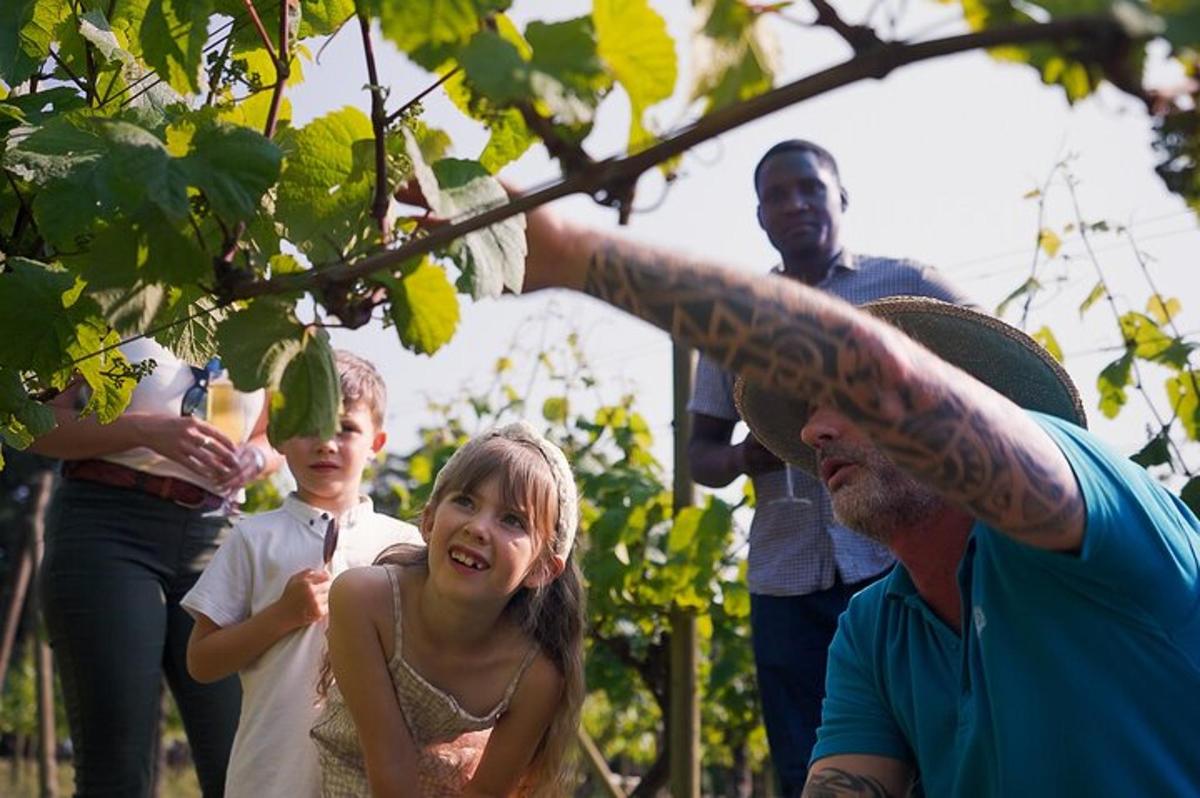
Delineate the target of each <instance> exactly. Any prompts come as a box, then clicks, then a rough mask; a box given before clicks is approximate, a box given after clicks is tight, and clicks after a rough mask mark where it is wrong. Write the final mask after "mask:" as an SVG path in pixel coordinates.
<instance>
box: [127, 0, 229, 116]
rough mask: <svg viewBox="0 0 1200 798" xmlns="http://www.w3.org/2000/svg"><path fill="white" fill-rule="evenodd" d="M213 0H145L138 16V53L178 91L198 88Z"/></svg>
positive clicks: (185, 91) (198, 89)
mask: <svg viewBox="0 0 1200 798" xmlns="http://www.w3.org/2000/svg"><path fill="white" fill-rule="evenodd" d="M212 12H213V0H149V2H148V3H147V4H146V9H145V14H144V15H143V17H142V20H141V31H140V34H141V35H140V37H139V40H140V41H141V43H142V48H143V49H142V57H143V58H144V59H145V61H146V63H147V64H148V65H149V66H150V67H151V68H152V69H153V70H154V71H155V72H157V73H158V75H159V76H160V77H161V78H163V79H164V80H165V81H166V82H167V84H168V85H170V87H171V88H173V89H175V91H177V92H179V93H181V94H188V93H193V94H194V93H198V92H199V91H200V88H201V86H200V67H201V66H202V65H203V62H204V43H205V41H207V39H208V19H209V17H210V16H211V15H212Z"/></svg>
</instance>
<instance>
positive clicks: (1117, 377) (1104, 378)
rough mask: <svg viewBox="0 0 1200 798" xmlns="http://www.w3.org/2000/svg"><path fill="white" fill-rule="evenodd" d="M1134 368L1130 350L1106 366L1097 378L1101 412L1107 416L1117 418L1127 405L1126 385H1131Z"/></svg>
mask: <svg viewBox="0 0 1200 798" xmlns="http://www.w3.org/2000/svg"><path fill="white" fill-rule="evenodd" d="M1132 368H1133V351H1132V350H1129V351H1126V352H1125V354H1123V355H1121V357H1119V358H1117V359H1116V360H1114V361H1113V362H1112V363H1109V364H1108V365H1107V366H1105V367H1104V369H1103V370H1102V371H1101V372H1100V376H1099V377H1097V378H1096V387H1097V388H1098V389H1099V391H1100V412H1101V413H1103V414H1104V415H1105V417H1106V418H1116V417H1117V414H1118V413H1120V412H1121V408H1122V407H1124V406H1125V402H1126V397H1125V386H1127V385H1129V373H1130V370H1131V369H1132Z"/></svg>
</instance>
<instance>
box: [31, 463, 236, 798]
mask: <svg viewBox="0 0 1200 798" xmlns="http://www.w3.org/2000/svg"><path fill="white" fill-rule="evenodd" d="M227 529H228V521H227V520H226V519H224V518H219V517H206V516H204V515H202V514H200V513H199V512H197V511H195V510H188V509H186V508H183V507H180V506H179V505H176V504H174V503H172V502H170V501H166V500H164V499H157V498H155V497H153V496H150V495H148V494H145V493H141V492H139V491H136V490H128V489H123V488H113V487H109V486H107V485H98V484H94V483H90V482H83V481H79V480H72V479H64V480H62V481H61V483H60V484H59V489H58V492H57V495H56V496H55V499H54V503H53V505H52V507H51V511H50V516H49V519H48V525H47V535H46V554H45V559H44V560H43V562H42V570H41V575H40V592H41V601H42V612H43V613H44V615H45V619H46V626H47V629H48V630H49V636H50V643H51V645H52V646H53V648H54V654H55V658H56V662H57V665H58V670H59V675H60V676H61V678H62V687H63V698H64V701H65V703H66V709H67V720H68V723H69V725H70V727H71V740H72V743H73V745H74V750H75V789H76V794H77V795H80V796H86V797H87V798H92V797H93V796H121V798H141V796H146V795H149V794H150V789H151V785H152V782H153V773H154V765H155V759H156V757H155V751H156V739H157V735H158V730H159V714H160V713H159V708H160V705H161V704H160V697H161V690H162V683H163V679H164V677H165V679H166V683H167V685H168V686H169V687H170V690H171V693H172V694H173V695H174V697H175V703H176V704H177V705H178V707H179V712H180V714H181V715H182V717H183V724H184V729H185V731H186V732H187V737H188V742H189V743H190V745H191V749H192V756H193V758H194V760H195V763H196V774H197V776H198V777H199V780H200V786H201V788H202V790H203V792H204V795H205V798H214V797H215V796H221V795H222V794H223V793H224V790H225V768H226V765H227V764H228V761H229V749H230V747H231V746H232V745H233V735H234V732H235V731H236V730H237V719H238V711H239V708H240V704H241V687H240V685H239V683H238V681H237V677H236V676H231V677H229V678H226V679H222V680H221V681H220V682H216V683H214V684H200V683H199V682H196V681H195V680H193V679H192V677H191V676H189V675H188V672H187V642H188V636H189V635H190V634H191V632H192V619H191V616H189V615H188V614H187V613H186V612H185V611H184V610H183V609H182V608H181V607H180V606H179V602H180V600H181V599H182V598H183V596H184V594H185V593H187V591H188V590H189V589H190V588H191V587H192V585H193V584H195V582H196V579H197V578H198V577H199V576H200V572H201V571H203V570H204V567H205V566H206V565H207V564H208V562H209V560H210V559H211V558H212V555H213V552H215V551H216V549H217V546H218V545H220V543H221V541H222V540H223V539H224V537H225V532H226V530H227Z"/></svg>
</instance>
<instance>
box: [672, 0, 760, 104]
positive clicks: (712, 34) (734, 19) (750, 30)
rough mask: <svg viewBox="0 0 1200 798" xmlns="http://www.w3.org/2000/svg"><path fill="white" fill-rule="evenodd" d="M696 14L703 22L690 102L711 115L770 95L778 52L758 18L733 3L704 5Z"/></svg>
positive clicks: (718, 1) (722, 0)
mask: <svg viewBox="0 0 1200 798" xmlns="http://www.w3.org/2000/svg"><path fill="white" fill-rule="evenodd" d="M701 8H702V10H704V9H707V12H708V18H707V20H706V22H705V23H704V27H703V28H702V30H701V31H700V35H698V36H697V37H696V40H695V48H696V51H697V52H696V55H695V57H694V59H693V63H695V64H697V68H696V70H695V73H696V74H695V76H694V78H693V82H692V91H691V97H692V99H693V100H696V99H701V98H703V99H704V100H705V106H704V112H705V113H711V112H712V111H714V110H716V109H718V108H724V107H725V106H727V105H732V104H733V103H735V102H740V101H742V100H747V99H749V98H751V97H754V96H755V95H758V94H762V93H763V92H764V91H766V90H768V89H770V88H771V86H772V84H773V83H774V78H775V62H776V60H777V55H776V50H777V48H776V45H775V42H774V41H773V40H772V39H771V38H770V37H769V34H768V31H767V29H766V28H765V27H764V26H763V25H762V24H760V22H759V20H760V18H761V17H760V15H758V14H756V13H754V11H753V10H752V9H751V8H750V7H749V6H747V5H746V4H745V3H741V2H737V0H708V2H706V3H704V4H703V6H702V7H701Z"/></svg>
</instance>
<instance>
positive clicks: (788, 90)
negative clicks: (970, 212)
mask: <svg viewBox="0 0 1200 798" xmlns="http://www.w3.org/2000/svg"><path fill="white" fill-rule="evenodd" d="M1128 36H1129V34H1128V32H1127V31H1126V29H1125V28H1124V27H1123V26H1122V25H1121V24H1120V23H1119V22H1118V21H1117V20H1115V19H1113V18H1111V17H1108V16H1084V17H1073V18H1068V19H1061V20H1054V21H1051V22H1045V23H1033V24H1018V25H1011V26H1005V27H1002V28H992V29H989V30H985V31H978V32H973V33H967V34H960V35H957V36H950V37H946V38H942V39H933V40H930V41H924V42H917V43H914V44H906V43H901V42H888V43H884V44H882V45H881V46H880V47H878V48H876V49H874V50H872V51H870V52H868V53H865V54H862V55H858V56H856V57H854V58H852V59H850V60H848V61H845V62H843V63H841V64H838V65H836V66H833V67H830V68H829V69H825V70H822V71H820V72H816V73H813V74H812V75H809V76H806V77H804V78H801V79H799V80H797V81H795V82H793V83H789V84H787V85H785V86H781V87H779V88H777V89H773V90H771V91H769V92H766V93H764V94H760V95H758V96H756V97H753V98H751V99H749V100H746V101H744V102H741V103H738V104H735V105H731V106H728V107H726V108H723V109H720V110H718V111H715V112H713V113H711V114H708V115H707V116H705V117H703V118H701V119H700V120H698V121H696V122H695V123H693V124H692V125H690V126H688V127H685V128H684V129H683V130H682V131H681V132H680V133H678V134H677V135H675V136H673V137H671V138H669V139H665V140H664V141H661V142H659V143H658V144H656V145H654V146H653V147H649V148H647V149H645V150H642V151H641V152H639V153H636V154H634V155H630V156H627V157H625V158H618V159H608V160H603V161H597V162H594V163H592V164H590V165H588V166H586V167H584V168H582V169H580V170H579V171H578V172H576V173H574V174H570V175H568V176H567V177H565V178H564V179H562V180H561V181H559V182H557V183H555V184H553V185H550V186H548V187H546V188H544V189H542V190H540V191H536V192H533V193H530V194H526V195H523V196H519V197H515V198H513V199H511V200H510V201H509V202H508V203H506V204H504V205H501V206H499V207H494V208H490V209H488V210H485V211H483V212H482V213H479V214H477V215H475V216H472V217H471V218H468V219H464V220H462V221H458V222H454V223H451V224H446V225H444V226H442V227H439V228H437V229H435V230H433V231H432V232H430V233H429V235H426V236H423V237H421V238H418V239H413V240H410V241H408V242H406V243H405V244H403V245H401V246H399V247H397V248H395V249H392V250H388V251H385V252H379V253H376V254H373V255H369V256H367V257H365V258H363V259H361V260H359V261H357V262H355V263H353V264H345V265H342V266H340V267H338V266H335V267H331V268H324V269H319V270H312V271H309V272H305V273H302V274H289V275H282V276H280V277H273V278H269V279H264V280H252V281H247V282H246V283H244V284H242V285H240V286H237V287H236V288H235V289H234V290H233V291H232V292H230V293H229V294H228V295H227V296H224V297H222V299H223V300H224V301H233V300H236V299H250V298H253V297H257V296H267V295H272V294H280V293H287V292H293V291H306V290H313V289H317V288H319V287H321V286H322V285H325V284H329V283H337V282H346V281H351V280H356V279H358V278H361V277H365V276H367V275H369V274H371V273H373V272H376V271H379V270H381V269H391V268H394V267H395V266H397V265H399V264H400V263H403V262H404V261H406V260H408V259H410V258H414V257H418V256H420V255H424V254H426V253H429V252H432V251H433V250H435V249H437V248H438V247H441V246H444V245H446V244H448V243H450V242H451V241H453V240H455V239H457V238H460V237H462V236H463V235H465V234H467V233H470V232H473V231H475V230H479V229H481V228H484V227H488V226H489V225H493V224H495V223H497V222H501V221H503V220H505V219H507V218H509V217H511V216H515V215H517V214H519V213H523V212H525V211H529V210H533V209H534V208H536V207H538V206H540V205H543V204H545V203H548V202H551V201H553V200H556V199H560V198H562V197H565V196H569V195H571V194H580V193H587V194H591V195H593V196H594V197H597V198H598V199H599V200H600V201H604V200H605V199H606V198H609V197H612V196H613V195H614V194H615V193H619V192H620V190H621V188H622V187H623V186H627V185H629V184H630V183H632V182H635V181H636V180H637V178H638V177H639V176H640V175H641V174H642V173H643V172H645V171H647V170H649V169H651V168H653V167H654V166H656V165H657V164H659V163H662V162H663V161H666V160H668V159H670V158H673V157H675V156H676V155H679V154H681V153H683V152H685V151H687V150H689V149H691V148H692V147H695V146H696V145H697V144H700V143H701V142H704V141H707V140H709V139H712V138H715V137H717V136H719V135H721V134H723V133H726V132H728V131H730V130H733V129H734V128H737V127H739V126H740V125H743V124H746V123H747V122H751V121H753V120H755V119H758V118H759V117H762V116H766V115H767V114H769V113H773V112H775V111H778V110H780V109H782V108H786V107H788V106H790V105H793V104H795V103H797V102H800V101H802V100H807V99H810V98H812V97H816V96H818V95H821V94H824V93H826V92H829V91H832V90H834V89H838V88H841V87H843V86H846V85H849V84H851V83H855V82H857V81H859V80H863V79H866V78H875V79H881V78H883V77H885V76H887V75H888V74H889V73H891V72H892V71H893V70H895V69H897V68H899V67H902V66H905V65H908V64H913V63H917V62H920V61H927V60H930V59H934V58H940V57H943V56H947V55H953V54H956V53H962V52H967V51H971V50H978V49H984V48H991V47H998V46H1001V45H1013V44H1030V43H1034V42H1062V41H1069V40H1080V39H1082V40H1086V41H1089V42H1091V43H1094V44H1096V45H1103V44H1108V45H1109V46H1110V47H1116V46H1120V45H1121V44H1123V43H1124V42H1125V41H1126V40H1127V38H1128Z"/></svg>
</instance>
